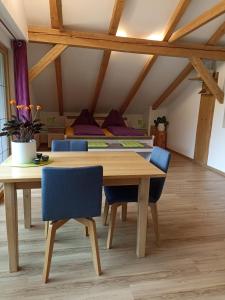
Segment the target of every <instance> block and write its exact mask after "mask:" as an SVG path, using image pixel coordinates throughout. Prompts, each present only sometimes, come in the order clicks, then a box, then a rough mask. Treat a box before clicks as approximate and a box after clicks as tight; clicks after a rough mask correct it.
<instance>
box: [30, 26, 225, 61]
mask: <svg viewBox="0 0 225 300" xmlns="http://www.w3.org/2000/svg"><path fill="white" fill-rule="evenodd" d="M28 34H29V41H30V42H38V43H48V44H61V45H62V44H63V45H66V46H72V47H82V48H91V49H103V50H106V49H109V50H111V51H118V52H131V53H140V54H154V55H162V56H173V57H188V58H190V57H193V56H195V57H200V58H207V59H212V60H222V61H223V60H225V49H224V48H223V47H215V46H208V45H201V44H194V43H192V44H191V43H182V44H175V43H173V44H171V43H169V42H163V41H151V40H146V39H136V38H127V37H118V36H112V35H108V34H99V33H87V32H76V31H63V32H60V31H59V30H57V29H49V28H47V29H46V28H40V27H38V28H35V27H33V28H30V30H29V33H28Z"/></svg>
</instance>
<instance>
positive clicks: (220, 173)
mask: <svg viewBox="0 0 225 300" xmlns="http://www.w3.org/2000/svg"><path fill="white" fill-rule="evenodd" d="M205 167H206V168H207V169H208V170H210V171H212V172H214V173H217V174H219V175H222V176H224V177H225V172H223V171H220V170H218V169H216V168H213V167H210V166H205Z"/></svg>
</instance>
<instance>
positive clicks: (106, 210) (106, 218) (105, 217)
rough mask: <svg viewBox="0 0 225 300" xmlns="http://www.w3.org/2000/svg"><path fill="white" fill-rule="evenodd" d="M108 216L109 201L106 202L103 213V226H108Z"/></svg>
mask: <svg viewBox="0 0 225 300" xmlns="http://www.w3.org/2000/svg"><path fill="white" fill-rule="evenodd" d="M108 214H109V204H108V202H107V200H105V206H104V212H103V216H102V224H103V225H104V226H106V225H107V220H108Z"/></svg>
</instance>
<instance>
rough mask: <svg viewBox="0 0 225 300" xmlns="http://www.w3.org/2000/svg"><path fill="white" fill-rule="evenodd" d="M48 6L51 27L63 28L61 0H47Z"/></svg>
mask: <svg viewBox="0 0 225 300" xmlns="http://www.w3.org/2000/svg"><path fill="white" fill-rule="evenodd" d="M49 8H50V17H51V26H52V28H55V29H60V30H63V17H62V2H61V0H49Z"/></svg>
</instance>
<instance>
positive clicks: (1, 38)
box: [0, 28, 15, 98]
mask: <svg viewBox="0 0 225 300" xmlns="http://www.w3.org/2000/svg"><path fill="white" fill-rule="evenodd" d="M0 43H1V44H2V45H3V46H4V47H6V48H7V49H8V59H9V87H10V97H11V98H14V97H15V89H14V71H13V51H12V49H11V40H10V36H9V35H8V34H7V33H6V32H5V31H3V30H2V29H1V28H0Z"/></svg>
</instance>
